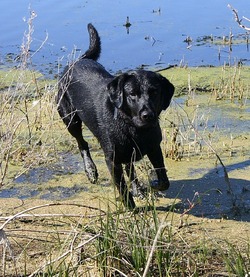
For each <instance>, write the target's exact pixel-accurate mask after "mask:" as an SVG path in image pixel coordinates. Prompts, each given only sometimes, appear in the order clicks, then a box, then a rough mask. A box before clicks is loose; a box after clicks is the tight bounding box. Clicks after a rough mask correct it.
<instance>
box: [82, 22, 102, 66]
mask: <svg viewBox="0 0 250 277" xmlns="http://www.w3.org/2000/svg"><path fill="white" fill-rule="evenodd" d="M88 32H89V49H88V50H87V51H86V52H85V53H84V54H83V55H82V56H81V59H91V60H94V61H97V60H98V58H99V57H100V54H101V39H100V37H99V35H98V32H97V30H96V29H95V27H94V26H93V25H92V24H91V23H89V24H88Z"/></svg>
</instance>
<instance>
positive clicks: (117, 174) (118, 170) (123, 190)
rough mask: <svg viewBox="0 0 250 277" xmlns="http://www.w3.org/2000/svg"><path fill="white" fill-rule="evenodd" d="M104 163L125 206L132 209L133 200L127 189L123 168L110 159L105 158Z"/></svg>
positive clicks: (133, 206)
mask: <svg viewBox="0 0 250 277" xmlns="http://www.w3.org/2000/svg"><path fill="white" fill-rule="evenodd" d="M106 163H107V166H108V169H109V171H110V174H111V176H112V178H113V180H114V183H115V185H116V187H117V189H118V191H119V194H120V196H121V199H122V202H123V204H124V206H125V207H127V208H129V209H130V210H133V209H134V208H135V202H134V199H133V195H132V193H131V192H130V191H129V190H128V186H127V184H126V182H125V179H124V174H123V169H122V165H121V164H114V163H113V162H112V159H107V158H106Z"/></svg>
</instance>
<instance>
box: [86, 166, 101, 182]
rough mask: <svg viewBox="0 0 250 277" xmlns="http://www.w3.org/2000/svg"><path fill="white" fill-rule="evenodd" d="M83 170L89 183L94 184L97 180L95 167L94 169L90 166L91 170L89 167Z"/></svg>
mask: <svg viewBox="0 0 250 277" xmlns="http://www.w3.org/2000/svg"><path fill="white" fill-rule="evenodd" d="M85 172H86V175H87V177H88V179H89V181H90V183H91V184H96V183H97V180H98V172H97V170H96V168H95V169H93V168H92V169H91V170H90V169H89V168H88V169H85Z"/></svg>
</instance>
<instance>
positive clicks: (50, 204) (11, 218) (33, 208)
mask: <svg viewBox="0 0 250 277" xmlns="http://www.w3.org/2000/svg"><path fill="white" fill-rule="evenodd" d="M63 205H66V206H67V205H69V206H77V207H84V208H88V209H93V210H97V211H101V212H102V213H103V214H105V212H104V211H103V210H101V209H99V208H95V207H91V206H86V205H80V204H70V203H47V204H44V205H40V206H35V207H31V208H29V209H26V210H24V211H21V212H19V213H17V214H15V215H13V216H10V217H9V218H8V219H7V220H6V221H5V222H4V223H3V224H2V226H0V230H3V229H4V227H5V226H6V225H7V224H8V223H9V222H10V221H12V220H14V219H16V218H20V217H24V216H27V212H30V211H33V210H36V209H40V208H45V207H52V206H63ZM51 216H53V215H51Z"/></svg>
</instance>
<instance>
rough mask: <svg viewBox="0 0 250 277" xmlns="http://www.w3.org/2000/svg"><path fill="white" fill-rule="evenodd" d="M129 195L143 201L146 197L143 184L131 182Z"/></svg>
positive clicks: (145, 189)
mask: <svg viewBox="0 0 250 277" xmlns="http://www.w3.org/2000/svg"><path fill="white" fill-rule="evenodd" d="M131 193H132V195H133V196H134V197H137V198H139V199H144V198H146V197H147V195H148V189H147V187H146V186H144V184H143V183H139V182H132V190H131Z"/></svg>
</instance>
